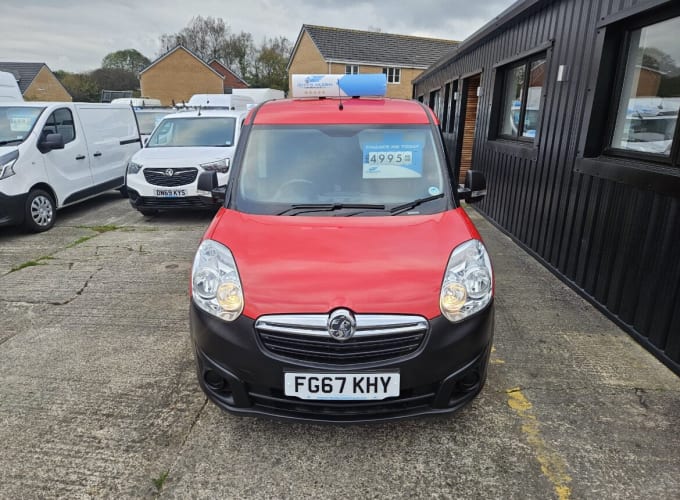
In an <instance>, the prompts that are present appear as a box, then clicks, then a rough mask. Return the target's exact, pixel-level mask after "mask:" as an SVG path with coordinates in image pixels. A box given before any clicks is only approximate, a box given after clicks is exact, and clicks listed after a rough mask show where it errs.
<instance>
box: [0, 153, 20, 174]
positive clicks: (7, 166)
mask: <svg viewBox="0 0 680 500" xmlns="http://www.w3.org/2000/svg"><path fill="white" fill-rule="evenodd" d="M18 159H19V151H16V150H15V151H12V152H11V153H7V154H6V155H3V156H0V180H2V179H7V177H12V176H13V175H14V173H15V172H14V164H15V163H16V162H17V160H18Z"/></svg>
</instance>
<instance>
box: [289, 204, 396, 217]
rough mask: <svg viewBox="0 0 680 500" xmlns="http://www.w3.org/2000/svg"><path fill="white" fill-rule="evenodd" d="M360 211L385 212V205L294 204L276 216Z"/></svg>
mask: <svg viewBox="0 0 680 500" xmlns="http://www.w3.org/2000/svg"><path fill="white" fill-rule="evenodd" d="M346 208H348V209H361V210H385V205H377V204H375V205H374V204H370V203H296V204H294V205H291V206H290V207H288V208H286V209H285V210H284V211H283V212H279V213H278V214H276V215H285V214H287V213H290V212H293V211H294V210H299V212H295V213H293V214H291V215H299V214H306V213H311V212H333V211H335V210H343V209H346Z"/></svg>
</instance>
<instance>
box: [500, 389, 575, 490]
mask: <svg viewBox="0 0 680 500" xmlns="http://www.w3.org/2000/svg"><path fill="white" fill-rule="evenodd" d="M505 392H506V393H507V395H508V406H510V408H512V409H513V410H514V412H515V413H516V414H517V415H518V416H519V417H520V419H522V432H523V433H524V435H525V437H526V440H527V443H529V446H531V448H532V449H533V451H534V454H535V456H536V460H538V463H539V464H540V465H541V472H542V473H543V475H544V476H545V477H546V478H547V479H548V480H549V481H550V482H551V483H552V485H553V488H554V490H555V493H556V494H557V498H558V499H559V500H569V499H570V498H571V488H570V487H569V484H570V483H571V477H570V476H569V474H567V464H566V462H565V461H564V460H563V459H562V457H561V456H559V455H558V454H557V453H556V452H555V451H553V450H551V449H550V447H549V446H548V445H547V444H546V442H545V441H544V440H543V438H542V437H541V429H540V426H539V422H538V419H537V418H536V415H534V414H533V412H532V411H531V410H532V404H531V402H530V401H529V400H528V399H527V398H526V397H525V396H524V394H522V390H521V389H520V388H519V387H516V388H514V389H508V390H507V391H505Z"/></svg>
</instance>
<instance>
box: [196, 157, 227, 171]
mask: <svg viewBox="0 0 680 500" xmlns="http://www.w3.org/2000/svg"><path fill="white" fill-rule="evenodd" d="M230 163H231V160H230V159H229V158H222V159H221V160H215V161H211V162H208V163H200V164H199V167H201V168H202V169H203V170H205V171H206V172H217V173H220V174H226V173H227V172H229V165H230Z"/></svg>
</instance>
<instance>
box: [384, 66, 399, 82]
mask: <svg viewBox="0 0 680 500" xmlns="http://www.w3.org/2000/svg"><path fill="white" fill-rule="evenodd" d="M382 72H383V75H387V83H399V82H400V81H401V68H383V70H382Z"/></svg>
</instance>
